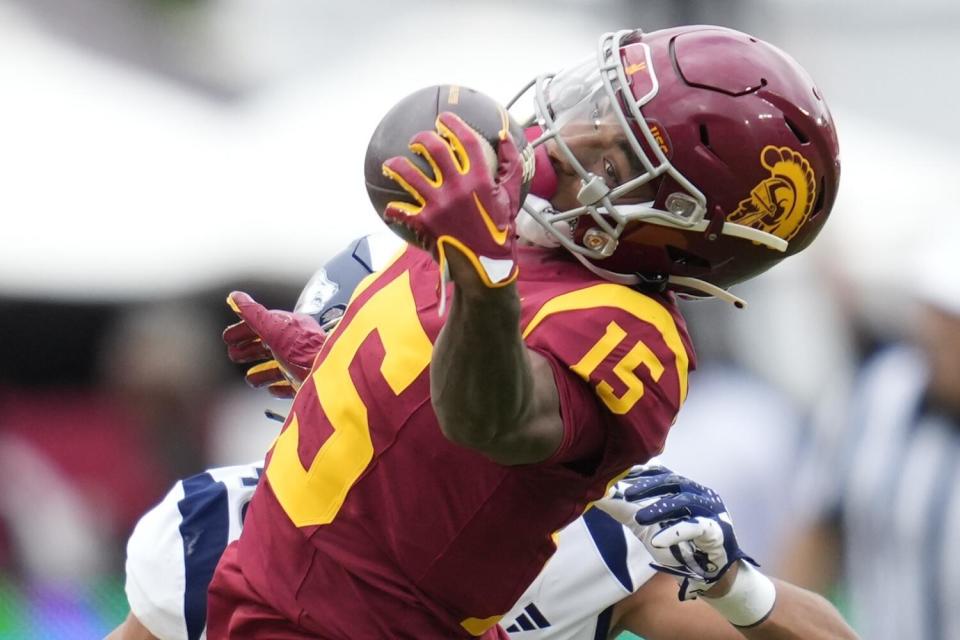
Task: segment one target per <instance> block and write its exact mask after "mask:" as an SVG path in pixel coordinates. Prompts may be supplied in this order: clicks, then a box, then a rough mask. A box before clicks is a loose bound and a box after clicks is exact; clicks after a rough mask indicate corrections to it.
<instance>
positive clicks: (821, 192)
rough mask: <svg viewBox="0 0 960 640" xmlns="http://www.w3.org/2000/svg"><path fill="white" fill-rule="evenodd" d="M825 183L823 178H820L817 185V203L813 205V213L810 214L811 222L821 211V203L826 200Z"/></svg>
mask: <svg viewBox="0 0 960 640" xmlns="http://www.w3.org/2000/svg"><path fill="white" fill-rule="evenodd" d="M826 189H827V182H826V180H824V178H823V176H821V177H820V184H818V185H817V201H816V202H814V203H813V211H812V212H811V213H810V219H811V220H813V219H814V218H816V217H817V216H818V215H820V213H821V212H822V211H823V201H824V200H825V199H826V193H825V192H826Z"/></svg>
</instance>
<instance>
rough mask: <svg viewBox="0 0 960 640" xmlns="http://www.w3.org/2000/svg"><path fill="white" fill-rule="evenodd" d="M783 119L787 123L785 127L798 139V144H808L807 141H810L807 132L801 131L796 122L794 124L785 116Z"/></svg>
mask: <svg viewBox="0 0 960 640" xmlns="http://www.w3.org/2000/svg"><path fill="white" fill-rule="evenodd" d="M783 121H784V122H786V123H787V128H788V129H790V131H792V132H793V135H795V136H796V137H797V140H799V141H800V144H809V143H810V137H809V136H807V134H805V133H804V132H803V131H801V130H800V127H798V126H797V124H796V123H795V122H794V121H793V120H791V119H790V118H786V117H785V118H784V119H783Z"/></svg>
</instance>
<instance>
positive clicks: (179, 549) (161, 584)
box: [111, 235, 855, 640]
mask: <svg viewBox="0 0 960 640" xmlns="http://www.w3.org/2000/svg"><path fill="white" fill-rule="evenodd" d="M396 246H397V245H396V242H394V241H393V236H392V235H391V236H385V237H383V238H380V237H375V238H373V239H371V238H369V237H368V238H362V239H360V240H358V241H356V242H354V243H352V244H351V245H350V246H349V247H348V248H347V249H346V250H345V251H343V252H341V253H340V254H338V255H337V256H336V257H335V258H333V259H331V260H330V261H329V262H328V263H327V264H326V265H325V266H324V268H323V269H321V270H320V271H318V272H317V274H316V275H315V276H314V277H313V278H312V279H311V281H310V283H309V284H308V286H307V288H306V289H305V290H304V292H303V294H302V295H301V296H300V300H299V302H298V304H297V311H300V312H306V313H308V314H309V315H311V316H313V317H314V318H315V319H316V320H317V322H318V323H319V324H321V325H325V326H330V325H331V324H332V323H334V322H335V321H336V319H337V318H338V317H339V315H340V314H341V313H342V310H343V308H344V307H345V306H346V303H347V301H348V299H349V296H350V294H351V292H352V291H353V289H354V287H355V286H356V285H357V283H358V282H359V281H360V280H361V279H362V278H363V277H365V276H366V275H369V273H371V272H373V271H376V270H377V269H378V268H379V267H380V266H381V265H382V264H384V263H385V262H386V261H387V260H388V259H389V257H390V256H391V255H392V253H393V250H394V248H395V247H396ZM270 313H275V312H270ZM286 318H287V319H289V314H287V316H286ZM285 326H286V327H289V326H290V324H289V323H287V324H285ZM234 335H236V332H234ZM283 339H284V340H287V341H288V343H287V345H288V346H289V344H290V342H289V340H290V335H289V332H288V333H287V334H286V335H285V336H284V337H283ZM278 340H279V339H275V340H274V341H271V340H267V339H266V336H264V342H265V343H267V344H268V345H269V346H271V347H273V353H272V355H275V356H277V358H278V360H284V358H282V357H281V356H280V352H281V348H280V347H277V346H276V345H277V344H278ZM228 342H229V341H228ZM292 342H293V343H296V344H297V346H298V347H301V346H302V345H303V344H312V343H310V340H300V341H299V342H298V341H297V340H293V341H292ZM247 346H249V345H247ZM245 348H246V347H245V346H244V345H237V344H234V345H232V346H231V349H233V350H232V351H231V356H232V357H233V356H235V355H236V354H238V353H241V352H243V353H247V354H249V352H245V351H244V349H245ZM257 348H260V347H257ZM286 360H287V366H279V365H276V364H275V363H273V364H268V363H263V364H259V365H256V366H254V367H252V368H251V370H250V372H248V376H247V379H248V381H249V382H250V383H251V384H253V385H254V386H267V387H268V388H269V389H270V391H271V393H273V394H274V395H280V396H282V395H285V394H286V392H287V388H288V386H289V381H288V380H287V379H286V378H284V377H283V376H282V374H283V372H284V371H287V373H288V374H289V371H290V369H294V368H296V366H291V362H290V361H294V364H296V361H298V360H302V358H297V357H294V358H288V359H286ZM302 364H303V363H302V362H300V365H302ZM294 382H296V381H295V380H294ZM261 470H262V463H260V462H255V463H251V464H248V465H239V466H234V467H224V468H219V469H211V470H209V471H206V472H204V473H202V474H199V475H196V476H193V477H191V478H187V479H186V480H183V481H181V482H178V483H177V484H176V485H175V486H174V488H173V489H172V490H171V491H170V492H169V493H168V494H167V496H166V497H165V498H164V499H163V500H162V501H161V502H160V504H158V505H157V506H156V507H154V508H153V509H152V510H151V511H150V512H149V513H147V514H146V515H145V516H144V517H143V518H142V519H141V520H140V522H139V523H138V524H137V527H136V528H135V530H134V532H133V535H132V536H131V538H130V541H129V543H128V546H127V563H126V571H127V583H126V590H127V597H128V600H129V603H130V609H131V615H130V618H129V619H128V620H127V622H126V623H124V625H122V626H121V627H120V628H118V629H117V630H116V631H115V632H114V633H113V634H111V638H113V639H116V640H132V639H138V640H147V639H150V638H160V639H161V640H167V639H171V640H173V639H176V640H181V639H184V640H196V639H198V638H203V637H205V623H206V590H207V585H208V584H209V582H210V578H211V576H212V575H213V570H214V568H215V566H216V564H217V561H218V559H219V557H220V555H221V554H222V552H223V550H224V549H225V548H226V546H227V544H228V543H229V542H231V541H232V540H235V539H236V538H237V537H239V535H240V530H241V528H242V524H243V517H244V514H245V510H246V505H247V503H248V502H249V501H250V498H251V497H252V495H253V492H254V490H255V488H256V485H257V482H258V478H259V475H260V472H261ZM647 474H648V475H646V476H645V477H634V478H628V479H627V480H626V481H624V482H623V483H621V484H620V485H618V497H617V498H615V499H611V500H605V501H603V502H604V504H603V505H602V506H603V507H604V509H603V510H602V509H598V508H591V509H589V510H587V512H586V513H585V514H584V515H583V517H581V518H580V519H578V520H576V521H575V522H573V523H571V524H570V525H569V526H567V527H566V528H565V529H563V530H562V531H561V532H560V533H559V535H558V540H557V542H558V550H557V552H556V553H555V554H554V556H553V557H552V558H551V559H550V560H549V561H548V562H547V564H546V566H545V567H544V569H543V571H542V572H541V573H540V575H539V576H538V577H537V578H536V580H535V581H534V582H533V583H532V584H531V585H530V586H529V587H528V589H527V590H526V591H525V592H524V594H523V595H522V596H521V597H520V599H519V600H518V602H517V603H516V605H515V606H514V608H513V609H512V610H511V611H510V612H508V613H506V614H505V615H504V617H503V619H502V625H503V626H504V628H505V629H506V631H507V632H508V633H509V634H510V635H511V637H512V638H517V639H518V640H547V639H550V640H563V639H569V640H594V639H598V638H608V637H616V635H618V634H619V633H620V632H621V631H623V630H628V631H632V632H634V633H637V634H642V635H643V636H644V637H645V638H647V639H648V640H658V639H660V638H664V639H665V638H674V637H697V638H704V639H706V640H735V639H736V638H743V637H744V636H746V637H748V638H760V639H769V640H778V639H785V638H793V637H804V638H812V639H814V640H816V639H817V638H823V639H824V640H826V639H827V638H831V639H836V638H841V639H842V638H853V637H855V636H854V635H853V634H852V632H850V630H849V628H847V627H846V625H845V624H844V623H843V621H842V619H841V618H840V616H839V615H838V614H837V612H836V611H835V610H834V609H833V608H832V607H831V606H830V605H829V604H828V603H827V602H826V601H825V600H823V599H822V598H819V597H818V596H815V595H814V594H812V593H810V592H806V591H802V590H799V589H797V588H795V587H791V586H790V585H786V584H784V583H780V582H777V583H776V586H774V583H773V582H771V581H770V580H769V579H767V578H765V577H763V576H762V575H760V574H759V572H756V571H755V570H751V569H748V568H745V567H746V566H747V565H744V564H743V563H742V561H741V560H739V558H743V557H746V556H745V555H744V554H743V553H742V552H741V551H740V550H739V547H738V546H737V544H736V539H735V537H734V536H733V532H732V529H729V532H727V531H726V530H724V531H723V532H722V533H721V534H720V535H719V538H718V537H717V535H716V533H717V531H719V529H718V528H716V527H714V528H711V527H710V526H709V525H710V522H712V521H713V520H714V519H716V520H717V522H721V520H722V518H725V517H726V513H725V510H724V508H723V503H722V501H719V499H717V500H716V501H715V503H714V507H717V508H719V509H720V511H717V512H716V513H713V512H712V511H709V510H703V509H701V510H699V511H696V509H694V510H693V511H691V512H690V513H688V514H686V515H680V516H678V514H677V513H673V512H669V511H665V512H664V513H666V514H668V515H669V517H665V518H659V517H656V516H655V517H654V518H653V519H652V520H650V519H649V515H650V513H649V511H650V509H651V508H653V509H658V508H660V507H661V506H665V507H668V506H670V505H672V504H674V503H676V502H677V501H678V500H680V501H681V502H682V501H685V500H689V501H690V504H691V505H693V504H694V503H695V502H696V501H697V500H700V499H701V496H702V494H703V492H704V491H709V490H706V489H704V488H703V487H700V485H697V484H696V483H693V482H690V481H688V480H686V479H685V478H681V477H679V476H675V475H673V474H670V473H669V472H667V471H666V470H656V469H655V470H653V471H652V472H647ZM631 492H633V493H631ZM711 493H712V492H711ZM713 495H715V494H713ZM611 504H612V505H613V507H611ZM618 507H623V508H618ZM683 508H684V509H687V507H683ZM607 511H610V512H611V513H613V514H614V515H616V516H617V517H619V518H620V519H621V520H623V522H624V523H625V524H626V525H627V526H624V524H621V523H620V522H618V521H617V520H616V519H614V517H611V515H609V514H608V513H607ZM694 511H696V513H694ZM644 513H646V515H647V517H648V519H647V520H645V521H644V522H645V524H643V523H640V522H639V521H640V520H641V519H642V517H643V516H644ZM698 523H699V524H698ZM677 524H680V525H682V526H685V527H687V530H686V532H685V533H683V535H681V536H680V537H677V538H676V539H674V540H671V541H670V544H665V545H664V546H663V547H662V548H660V547H653V546H651V545H653V543H654V542H653V541H654V539H655V538H657V536H656V535H653V534H655V533H658V532H659V533H662V534H666V535H673V533H675V530H676V526H674V525H677ZM698 526H699V527H701V529H703V531H700V532H699V533H698V531H699V530H695V529H696V528H697V527H698ZM691 527H692V528H691ZM646 532H649V534H650V535H647V533H646ZM684 536H686V538H685V539H681V538H684ZM718 541H719V543H720V545H719V547H718V546H717V543H718ZM659 543H661V544H662V543H663V541H662V540H659ZM701 547H702V549H701ZM648 549H653V550H654V554H655V555H654V556H651V553H650V551H649V550H648ZM718 554H719V555H718ZM721 557H722V558H723V559H722V560H720V559H718V558H721ZM704 559H711V562H713V564H712V566H713V571H712V573H711V572H706V573H710V575H705V570H704V568H703V566H701V565H703V563H704ZM706 564H707V565H710V564H711V563H710V562H707V563H706ZM721 567H722V568H721ZM730 567H736V568H735V569H734V571H729V572H726V578H725V579H724V578H723V576H724V570H726V569H727V568H730ZM658 569H659V571H658ZM671 574H672V575H671ZM675 577H676V578H678V579H680V580H681V588H682V592H681V593H682V596H681V597H682V598H688V599H689V600H688V601H684V600H682V599H678V598H677V582H676V581H675ZM711 587H714V590H713V591H708V590H709V589H710V588H711ZM702 592H706V593H704V594H703V595H704V596H705V597H704V598H703V599H701V600H699V601H698V600H693V598H695V597H696V596H697V595H700V594H701V593H702ZM725 592H729V593H728V594H727V595H722V594H723V593H725ZM710 595H716V596H720V597H717V598H708V597H706V596H710ZM705 602H706V603H709V604H711V605H713V606H707V604H704V603H705ZM721 612H722V614H721ZM724 616H726V618H725V617H724ZM728 619H729V620H732V621H733V622H735V623H736V622H739V623H744V622H746V623H747V624H746V626H753V628H746V629H738V628H737V627H735V626H733V625H731V624H730V622H728ZM742 626H743V625H742Z"/></svg>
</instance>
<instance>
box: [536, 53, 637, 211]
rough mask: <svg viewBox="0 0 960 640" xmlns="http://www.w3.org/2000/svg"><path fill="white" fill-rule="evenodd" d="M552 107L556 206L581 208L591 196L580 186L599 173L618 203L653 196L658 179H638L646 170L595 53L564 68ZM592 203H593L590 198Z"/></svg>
mask: <svg viewBox="0 0 960 640" xmlns="http://www.w3.org/2000/svg"><path fill="white" fill-rule="evenodd" d="M547 95H548V99H549V103H548V106H547V111H548V113H549V117H550V118H551V120H552V121H553V127H552V130H553V132H555V135H554V136H552V137H550V138H548V139H547V140H545V141H544V143H543V144H544V145H545V147H546V150H547V155H548V157H549V159H550V163H551V165H552V167H553V169H554V171H555V172H556V174H557V190H556V193H554V194H552V197H550V198H549V200H550V203H551V205H552V206H553V208H554V209H555V210H557V211H569V210H576V209H579V208H581V207H583V205H584V204H585V203H590V200H592V198H591V197H589V196H588V194H586V193H583V194H581V191H582V190H583V189H584V188H585V187H586V186H587V185H588V184H589V183H590V182H591V181H593V180H594V179H599V180H600V181H602V183H603V185H605V187H606V189H608V190H612V191H611V192H610V195H611V200H612V201H613V202H614V203H615V204H638V203H641V202H647V201H650V200H652V199H653V194H654V193H655V189H654V185H653V181H652V180H651V181H638V180H637V178H639V177H640V176H643V175H644V174H645V173H646V171H645V169H644V167H643V164H642V163H641V162H640V160H639V158H638V157H637V154H636V153H635V152H634V150H633V149H632V148H631V145H630V138H629V132H627V131H625V130H624V128H623V126H622V125H621V121H620V119H619V118H618V117H617V112H616V111H615V110H616V109H617V108H618V107H617V106H616V105H614V104H613V102H612V101H611V99H610V97H609V94H608V93H607V92H606V91H605V89H604V87H603V85H602V83H601V82H600V77H599V74H598V73H597V66H596V60H593V59H590V60H587V61H585V62H583V63H582V64H579V65H577V66H575V67H572V68H571V69H569V70H567V71H564V72H561V73H559V74H558V75H557V76H556V77H554V78H553V80H552V81H551V82H550V84H549V87H548V92H547ZM591 204H592V203H591Z"/></svg>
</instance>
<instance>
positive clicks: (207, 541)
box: [126, 462, 263, 640]
mask: <svg viewBox="0 0 960 640" xmlns="http://www.w3.org/2000/svg"><path fill="white" fill-rule="evenodd" d="M262 471H263V463H262V462H255V463H252V464H244V465H237V466H234V467H222V468H220V469H211V470H209V471H206V472H205V473H201V474H199V475H195V476H193V477H190V478H187V479H186V480H181V481H180V482H178V483H177V484H176V485H174V487H173V489H171V490H170V492H169V493H167V495H166V496H165V497H164V498H163V500H162V501H161V502H160V504H158V505H157V506H155V507H154V508H153V509H151V510H150V511H149V512H147V514H146V515H144V516H143V517H142V518H141V519H140V521H139V522H138V523H137V526H136V528H135V529H134V530H133V535H131V536H130V541H129V542H128V543H127V563H126V572H127V581H126V592H127V601H128V602H129V604H130V611H131V612H132V613H133V614H134V615H135V616H136V617H137V619H138V620H139V621H140V622H142V623H143V625H144V626H145V627H146V628H147V629H149V630H150V632H151V633H152V634H153V635H155V636H156V637H158V638H161V640H197V639H198V638H203V637H204V635H205V634H204V631H205V628H206V624H207V586H208V585H209V584H210V579H211V578H212V577H213V570H214V569H215V568H216V566H217V562H219V561H220V556H221V555H222V554H223V550H224V549H225V548H226V546H227V544H228V543H230V542H231V541H233V540H236V539H237V538H238V537H240V530H241V528H242V526H243V517H244V515H245V513H246V509H247V504H248V503H249V502H250V498H251V497H252V496H253V490H254V489H255V488H256V486H257V482H258V480H259V478H260V474H261V473H262Z"/></svg>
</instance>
